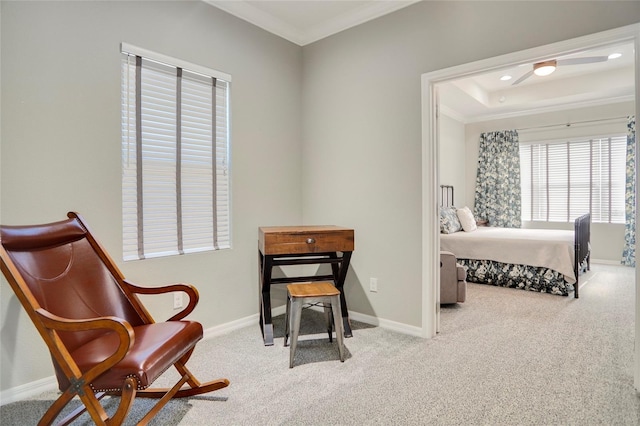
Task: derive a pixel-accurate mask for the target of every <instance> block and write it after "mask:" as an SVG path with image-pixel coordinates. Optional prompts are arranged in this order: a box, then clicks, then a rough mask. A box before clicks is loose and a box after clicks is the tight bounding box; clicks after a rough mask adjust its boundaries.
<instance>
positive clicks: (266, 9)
mask: <svg viewBox="0 0 640 426" xmlns="http://www.w3.org/2000/svg"><path fill="white" fill-rule="evenodd" d="M204 1H205V2H206V3H209V4H210V5H212V6H215V7H217V8H219V9H222V10H224V11H225V12H228V13H230V14H232V15H234V16H237V17H238V18H241V19H244V20H245V21H248V22H251V23H252V24H254V25H257V26H258V27H260V28H262V29H265V30H267V31H269V32H271V33H273V34H276V35H279V36H280V37H282V38H285V39H287V40H289V41H291V42H293V43H296V44H298V45H300V46H304V45H306V44H309V43H313V42H314V41H318V40H320V39H323V38H325V37H328V36H330V35H333V34H336V33H338V32H340V31H343V30H346V29H348V28H351V27H355V26H356V25H360V24H362V23H364V22H367V21H370V20H372V19H375V18H378V17H380V16H383V15H386V14H388V13H391V12H394V11H396V10H399V9H402V8H403V7H407V6H409V5H410V4H413V3H416V2H418V1H420V0H366V1H365V0H289V1H281V0H258V1H249V0H204Z"/></svg>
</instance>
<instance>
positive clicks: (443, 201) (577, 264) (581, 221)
mask: <svg viewBox="0 0 640 426" xmlns="http://www.w3.org/2000/svg"><path fill="white" fill-rule="evenodd" d="M440 205H441V206H444V207H450V206H453V205H454V204H453V186H452V185H440ZM573 226H574V251H575V255H574V265H573V272H574V273H575V275H576V283H575V284H574V287H573V289H574V290H573V294H574V297H575V298H576V299H577V298H578V297H579V287H580V286H579V275H580V271H581V270H582V269H585V270H587V271H589V270H591V248H590V247H589V242H590V241H591V213H586V214H583V215H582V216H580V217H578V218H577V219H576V220H575V221H574V225H573Z"/></svg>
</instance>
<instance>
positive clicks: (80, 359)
mask: <svg viewBox="0 0 640 426" xmlns="http://www.w3.org/2000/svg"><path fill="white" fill-rule="evenodd" d="M133 331H134V336H135V338H134V342H133V345H132V347H131V348H130V349H129V352H128V353H127V354H126V355H125V357H124V358H123V359H122V360H121V361H120V362H118V363H117V364H116V365H115V366H114V367H113V368H111V369H110V370H108V371H107V372H105V373H104V374H102V375H101V376H100V377H98V378H97V379H96V380H95V381H94V382H93V383H91V387H92V388H93V390H94V391H95V392H100V391H119V390H121V388H122V384H123V383H124V380H125V379H126V378H127V377H136V378H137V379H138V383H139V385H138V389H139V390H141V389H145V388H147V387H148V386H149V385H151V383H153V381H154V380H156V379H157V378H158V377H159V376H160V375H161V374H162V373H164V372H165V370H166V369H167V368H169V367H171V366H172V365H173V364H174V363H175V362H176V361H177V360H178V359H180V358H181V357H182V356H183V355H184V354H186V353H187V352H189V351H190V350H191V349H192V348H193V347H194V346H195V344H196V343H197V342H198V341H199V340H200V339H202V336H203V330H202V325H200V323H197V322H194V321H168V322H163V323H154V324H146V325H141V326H137V327H133ZM118 343H119V340H118V336H117V335H116V333H113V332H109V333H106V334H104V335H102V336H100V337H98V338H97V339H94V340H92V341H90V342H88V343H86V344H84V345H82V346H80V347H79V348H78V349H76V350H75V351H73V352H72V353H71V356H72V357H73V359H74V360H75V361H76V363H77V364H78V367H79V368H80V370H81V371H82V372H83V373H84V372H86V371H87V370H89V369H90V368H91V367H93V366H95V365H97V364H100V363H101V362H102V361H103V360H104V359H105V358H107V357H108V356H109V355H111V354H113V353H114V352H115V351H116V349H117V348H118Z"/></svg>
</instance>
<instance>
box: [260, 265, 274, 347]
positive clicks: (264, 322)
mask: <svg viewBox="0 0 640 426" xmlns="http://www.w3.org/2000/svg"><path fill="white" fill-rule="evenodd" d="M258 255H259V257H260V328H261V329H262V338H263V340H264V345H265V346H273V323H272V320H271V268H272V266H273V258H272V257H271V256H263V255H262V253H260V252H258Z"/></svg>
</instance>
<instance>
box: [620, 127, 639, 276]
mask: <svg viewBox="0 0 640 426" xmlns="http://www.w3.org/2000/svg"><path fill="white" fill-rule="evenodd" d="M622 264H623V265H626V266H634V267H635V266H636V117H635V116H631V117H629V120H628V122H627V178H626V186H625V228H624V250H623V251H622Z"/></svg>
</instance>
